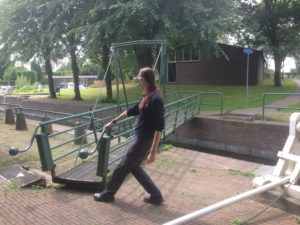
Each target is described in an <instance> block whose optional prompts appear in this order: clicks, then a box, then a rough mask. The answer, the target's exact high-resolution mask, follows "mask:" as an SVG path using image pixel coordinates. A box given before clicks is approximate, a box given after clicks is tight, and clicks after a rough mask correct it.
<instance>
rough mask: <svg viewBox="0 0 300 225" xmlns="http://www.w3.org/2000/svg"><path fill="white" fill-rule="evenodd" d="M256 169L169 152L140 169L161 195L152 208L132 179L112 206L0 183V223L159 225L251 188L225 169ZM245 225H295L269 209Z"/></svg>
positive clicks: (223, 216)
mask: <svg viewBox="0 0 300 225" xmlns="http://www.w3.org/2000/svg"><path fill="white" fill-rule="evenodd" d="M260 166H261V165H260V164H257V163H252V162H247V161H242V160H238V159H233V158H227V157H224V156H217V155H210V154H208V153H201V152H195V151H190V150H187V149H183V148H173V149H171V150H169V151H166V152H162V153H160V154H159V156H158V158H157V161H156V162H155V164H153V165H152V166H147V167H146V169H147V171H148V172H149V173H150V175H151V177H152V178H153V179H154V180H155V181H156V182H157V184H158V185H159V187H160V188H161V190H162V191H163V193H164V197H165V200H166V201H165V203H164V204H163V205H161V206H152V205H148V204H146V203H144V202H143V201H142V198H143V196H144V195H145V193H144V191H143V190H142V188H141V187H140V186H139V185H138V184H137V182H136V181H135V180H134V178H132V177H130V178H129V179H127V180H126V183H125V184H124V185H123V186H122V187H121V189H120V191H119V192H118V194H117V196H116V202H115V203H112V204H107V203H99V202H95V201H93V199H92V194H93V193H89V192H79V191H72V190H66V189H63V188H61V187H49V188H46V189H36V188H31V189H21V190H18V189H16V188H14V187H13V186H12V185H8V184H0V190H1V191H0V205H1V209H0V224H3V225H6V224H7V225H8V224H9V225H10V224H18V225H21V224H24V225H27V224H28V225H29V224H30V225H31V224H37V225H39V224H43V225H47V224H49V225H50V224H51V225H56V224H57V225H62V224H66V225H67V224H75V225H76V224H78V225H82V224H87V225H100V224H101V225H110V224H111V225H115V224H124V225H127V224H128V225H133V224H137V225H146V224H149V225H152V224H162V223H164V222H166V221H169V220H171V219H174V218H177V217H179V216H182V215H184V214H186V213H189V212H192V211H194V210H198V209H200V208H203V207H205V206H208V205H210V204H212V203H215V202H217V201H220V200H222V199H225V198H227V197H230V196H233V195H236V194H239V193H241V192H244V191H247V190H249V189H250V188H251V178H248V177H245V176H240V175H233V174H230V172H229V171H228V169H235V170H240V171H253V170H255V169H257V168H259V167H260ZM263 207H264V205H263V204H261V203H259V202H257V201H254V200H253V199H249V200H244V201H242V202H240V203H236V204H234V205H232V206H230V207H228V208H225V209H222V210H220V211H218V212H215V213H212V214H210V215H208V216H205V217H203V218H201V219H197V220H194V221H192V222H190V223H187V224H194V225H196V224H203V225H217V224H220V225H223V224H234V222H235V221H237V220H239V219H246V218H249V217H250V216H251V215H253V214H255V212H257V211H258V210H260V209H263ZM251 224H285V225H289V224H291V225H292V224H296V219H295V216H294V215H291V214H289V213H287V212H284V211H282V210H279V209H276V208H272V209H270V210H269V211H267V213H264V214H263V215H262V216H261V217H259V218H258V220H257V221H256V222H255V223H251Z"/></svg>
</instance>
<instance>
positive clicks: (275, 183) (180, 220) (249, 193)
mask: <svg viewBox="0 0 300 225" xmlns="http://www.w3.org/2000/svg"><path fill="white" fill-rule="evenodd" d="M290 179H291V175H289V176H287V177H284V178H281V179H279V180H277V181H273V182H271V183H268V184H266V185H263V186H261V187H257V188H255V189H253V190H250V191H247V192H244V193H242V194H239V195H237V196H234V197H231V198H227V199H225V200H223V201H221V202H218V203H215V204H213V205H211V206H208V207H206V208H203V209H200V210H198V211H195V212H192V213H190V214H187V215H185V216H182V217H179V218H177V219H175V220H172V221H169V222H167V223H164V224H163V225H178V224H183V223H186V222H188V221H191V220H193V219H196V218H200V217H202V216H205V215H207V214H209V213H212V212H214V211H217V210H219V209H221V208H224V207H225V206H228V205H231V204H233V203H235V202H238V201H241V200H244V199H246V198H249V197H252V196H254V195H257V194H260V193H263V192H265V191H268V190H271V189H273V188H275V187H277V186H280V185H283V184H285V183H288V182H289V181H290Z"/></svg>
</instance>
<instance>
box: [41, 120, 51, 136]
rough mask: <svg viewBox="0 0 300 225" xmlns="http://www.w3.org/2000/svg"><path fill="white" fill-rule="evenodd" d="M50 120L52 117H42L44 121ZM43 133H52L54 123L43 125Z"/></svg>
mask: <svg viewBox="0 0 300 225" xmlns="http://www.w3.org/2000/svg"><path fill="white" fill-rule="evenodd" d="M49 120H51V118H50V117H46V116H45V117H43V118H42V122H45V121H49ZM42 133H45V134H52V133H53V129H52V124H48V125H42Z"/></svg>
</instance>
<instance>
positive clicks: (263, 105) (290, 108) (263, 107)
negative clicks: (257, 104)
mask: <svg viewBox="0 0 300 225" xmlns="http://www.w3.org/2000/svg"><path fill="white" fill-rule="evenodd" d="M274 96H300V93H264V94H263V102H262V117H263V119H264V120H265V113H266V109H286V110H295V111H296V110H298V111H299V110H300V107H289V106H279V105H271V104H270V105H267V100H268V98H270V97H274ZM299 102H300V100H299Z"/></svg>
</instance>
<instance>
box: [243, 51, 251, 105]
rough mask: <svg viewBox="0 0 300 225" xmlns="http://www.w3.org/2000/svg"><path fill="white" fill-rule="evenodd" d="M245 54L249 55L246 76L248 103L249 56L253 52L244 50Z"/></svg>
mask: <svg viewBox="0 0 300 225" xmlns="http://www.w3.org/2000/svg"><path fill="white" fill-rule="evenodd" d="M243 53H244V54H246V55H247V74H246V100H247V103H248V96H249V88H248V86H249V85H248V83H249V55H250V54H253V50H252V49H249V48H244V50H243Z"/></svg>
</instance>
